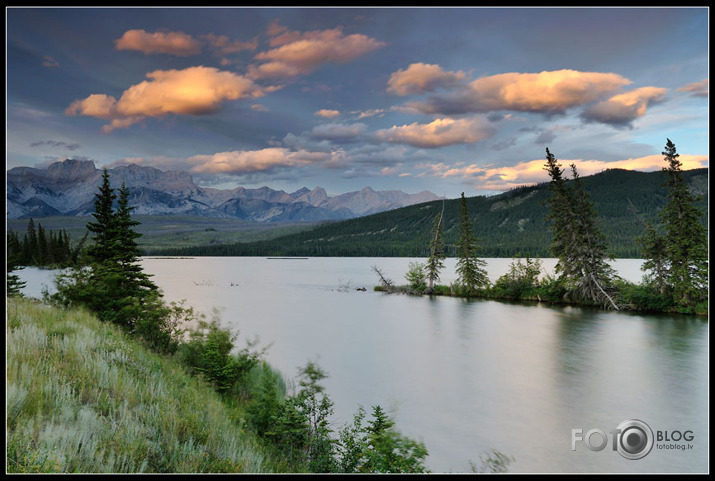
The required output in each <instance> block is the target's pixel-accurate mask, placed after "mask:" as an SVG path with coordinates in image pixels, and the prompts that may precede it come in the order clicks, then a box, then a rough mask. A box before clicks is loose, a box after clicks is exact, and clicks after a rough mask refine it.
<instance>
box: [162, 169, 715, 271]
mask: <svg viewBox="0 0 715 481" xmlns="http://www.w3.org/2000/svg"><path fill="white" fill-rule="evenodd" d="M683 176H684V178H685V180H686V181H687V182H688V183H689V184H690V186H691V188H692V189H693V190H696V191H697V192H698V193H700V194H701V195H702V196H703V198H702V200H701V201H700V202H699V204H698V205H699V207H700V208H701V209H702V210H703V211H704V212H705V215H704V216H703V218H702V219H701V221H702V223H703V224H704V225H705V226H707V210H708V209H707V207H708V169H695V170H691V171H686V172H683ZM582 182H583V184H584V187H585V189H586V190H587V191H588V192H589V195H590V198H591V199H592V201H593V204H594V207H595V208H596V210H597V211H598V215H599V227H600V228H601V230H602V231H603V233H604V235H605V236H606V239H607V240H608V245H609V253H610V254H611V255H612V256H613V257H615V258H640V257H642V251H641V247H640V246H639V245H638V244H637V243H636V242H635V239H636V238H637V237H638V236H641V235H643V233H644V224H643V221H649V220H656V219H657V217H658V212H659V211H660V210H661V209H662V208H663V206H664V205H665V203H666V195H667V189H666V188H665V186H664V183H665V174H663V173H662V172H648V173H646V172H635V171H627V170H621V169H611V170H607V171H604V172H602V173H600V174H596V175H592V176H589V177H584V178H583V179H582ZM549 195H550V194H549V191H548V184H540V185H534V186H528V187H522V188H518V189H514V190H511V191H509V192H506V193H503V194H500V195H496V196H490V197H486V196H477V197H471V198H467V203H468V208H469V213H470V217H471V219H470V220H471V222H472V224H473V226H474V234H475V235H476V237H477V238H478V239H479V245H480V252H479V255H480V256H482V257H518V256H522V257H526V256H530V257H550V256H551V255H552V253H551V239H552V235H551V233H550V231H549V228H548V227H549V225H548V223H547V220H546V216H547V214H548V209H547V207H546V205H545V201H546V200H547V198H548V197H549ZM442 208H444V241H445V253H446V255H447V256H449V257H454V256H455V255H456V247H455V246H456V243H457V241H458V209H459V200H458V199H452V200H446V201H444V202H443V201H434V202H429V203H425V204H420V205H414V206H409V207H403V208H400V209H396V210H392V211H389V212H383V213H380V214H375V215H370V216H366V217H361V218H357V219H351V220H347V221H342V222H334V223H326V224H322V225H320V226H317V227H315V228H313V229H309V230H305V231H302V232H299V233H296V234H292V235H287V236H283V237H279V238H276V239H272V240H266V241H261V242H251V243H235V244H224V245H210V246H197V247H190V248H182V249H164V250H154V251H151V252H148V253H149V254H154V255H193V256H312V257H322V256H325V257H331V256H336V257H426V256H428V255H429V252H428V247H429V240H430V239H429V236H430V230H431V227H432V222H433V219H434V216H435V214H437V213H439V212H441V210H442Z"/></svg>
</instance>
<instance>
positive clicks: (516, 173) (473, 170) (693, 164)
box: [419, 154, 709, 192]
mask: <svg viewBox="0 0 715 481" xmlns="http://www.w3.org/2000/svg"><path fill="white" fill-rule="evenodd" d="M678 160H680V161H681V162H682V164H683V166H682V169H683V170H691V169H698V168H701V167H708V162H709V161H708V157H707V156H705V155H683V154H680V157H678ZM559 163H561V164H562V165H563V166H565V167H567V166H568V165H570V164H575V165H576V168H577V169H578V172H579V175H581V176H586V175H593V174H597V173H599V172H603V171H604V170H606V169H627V170H637V171H642V172H649V171H657V170H660V169H662V168H663V167H666V163H665V161H664V160H663V156H662V155H649V156H645V157H638V158H630V159H624V160H618V161H613V162H604V161H601V160H559ZM544 164H545V161H544V160H532V161H528V162H522V163H519V164H517V165H514V166H508V167H483V166H481V165H477V164H470V165H457V166H449V165H446V164H444V163H439V164H423V165H421V166H419V167H421V168H422V169H423V174H422V175H432V176H436V177H461V178H463V179H464V180H465V181H467V182H470V183H473V184H475V185H476V186H478V188H479V189H484V190H494V191H500V192H501V191H505V190H509V189H513V188H516V187H521V186H524V185H531V184H538V183H541V182H548V181H549V177H548V174H547V173H546V171H544Z"/></svg>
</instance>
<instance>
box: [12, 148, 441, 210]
mask: <svg viewBox="0 0 715 481" xmlns="http://www.w3.org/2000/svg"><path fill="white" fill-rule="evenodd" d="M108 171H109V175H110V182H111V184H112V187H114V188H118V187H119V186H120V185H121V184H122V183H125V185H126V186H127V187H128V188H129V190H130V198H129V201H130V205H132V206H133V207H134V208H135V209H134V213H135V214H137V215H167V214H168V215H170V214H183V215H198V216H204V217H213V218H235V219H241V220H249V221H255V222H261V223H267V222H274V223H276V222H316V221H328V220H345V219H352V218H356V217H361V216H365V215H370V214H375V213H379V212H384V211H388V210H392V209H396V208H400V207H405V206H410V205H414V204H420V203H423V202H429V201H433V200H437V199H440V197H438V196H437V195H436V194H433V193H431V192H428V191H423V192H420V193H418V194H406V193H404V192H402V191H396V190H389V191H375V190H373V189H371V188H370V187H365V188H364V189H362V190H360V191H355V192H348V193H345V194H340V195H334V196H330V195H328V193H327V192H326V191H325V189H323V188H322V187H316V188H314V189H312V190H311V189H308V188H305V187H304V188H302V189H299V190H297V191H295V192H290V193H288V192H284V191H282V190H274V189H271V188H269V187H261V188H259V189H247V188H244V187H237V188H235V189H215V188H207V187H200V186H198V185H197V184H196V183H194V180H193V178H192V176H191V174H189V173H188V172H182V171H162V170H159V169H157V168H154V167H148V166H140V165H136V164H129V165H124V166H119V167H114V168H112V169H108ZM101 182H102V169H98V168H97V167H96V166H95V164H94V162H93V161H91V160H76V159H67V160H64V161H61V162H55V163H53V164H51V165H49V166H48V167H47V168H44V169H41V168H35V167H15V168H12V169H10V170H8V171H7V190H6V192H7V205H6V212H7V218H8V219H24V218H30V217H32V218H42V217H51V216H87V215H90V214H91V213H92V212H94V195H95V194H96V193H97V189H98V187H99V185H100V184H101Z"/></svg>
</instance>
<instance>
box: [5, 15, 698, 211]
mask: <svg viewBox="0 0 715 481" xmlns="http://www.w3.org/2000/svg"><path fill="white" fill-rule="evenodd" d="M6 35H7V39H6V40H7V41H6V85H7V87H6V100H7V104H6V120H7V168H8V169H10V168H12V167H17V166H30V167H44V166H47V165H49V164H50V163H52V162H56V161H60V160H64V159H67V158H73V159H86V160H93V161H94V162H95V164H96V166H97V167H98V168H102V167H105V166H106V167H110V168H111V167H114V166H118V165H123V164H127V163H135V164H139V165H144V166H152V167H156V168H158V169H161V170H165V171H166V170H180V171H187V172H190V173H191V174H192V176H193V178H194V181H195V182H196V183H197V184H199V185H201V186H204V187H216V188H221V189H232V188H236V187H239V186H243V187H246V188H257V187H261V186H269V187H271V188H274V189H282V190H285V191H286V192H293V191H295V190H298V189H300V188H302V187H308V188H310V189H313V188H315V187H318V186H320V187H323V188H324V189H326V190H327V192H328V193H329V194H331V195H337V194H341V193H344V192H351V191H355V190H360V189H362V188H364V187H367V186H370V187H372V188H374V189H376V190H402V191H404V192H407V193H417V192H421V191H423V190H429V191H431V192H433V193H435V194H437V195H440V196H441V195H444V196H446V197H447V198H456V197H459V196H460V194H461V193H462V192H464V193H465V195H467V196H474V195H493V194H497V193H499V192H503V191H506V190H509V189H513V188H515V187H519V186H523V185H530V184H534V183H539V182H546V181H548V180H549V179H548V176H547V174H546V172H545V171H544V170H543V165H544V163H545V158H546V149H547V148H548V149H549V151H550V152H551V153H552V154H553V155H554V156H555V157H556V158H557V159H558V160H559V162H561V163H562V165H563V166H564V167H565V168H568V166H569V165H570V164H572V163H573V164H575V165H576V167H577V169H578V171H579V174H580V175H581V176H585V175H590V174H594V173H597V172H600V171H603V170H605V169H608V168H626V169H632V170H640V171H653V170H659V169H661V168H662V167H664V166H665V162H664V160H663V155H662V152H663V150H664V146H665V144H666V142H667V139H670V140H671V141H672V142H673V143H674V144H675V145H676V148H677V151H678V153H679V154H680V161H681V162H682V163H683V168H684V169H692V168H699V167H708V159H709V150H708V146H709V141H708V134H709V130H708V127H709V124H708V118H709V116H708V105H709V104H708V103H709V100H708V99H709V86H708V71H709V53H708V46H709V9H708V8H705V7H691V8H671V7H659V8H523V7H518V8H517V7H514V8H483V7H462V8H412V7H402V8H307V7H303V8H263V7H261V8H258V7H256V8H248V7H237V8H49V7H37V8H24V7H17V8H15V7H8V8H6Z"/></svg>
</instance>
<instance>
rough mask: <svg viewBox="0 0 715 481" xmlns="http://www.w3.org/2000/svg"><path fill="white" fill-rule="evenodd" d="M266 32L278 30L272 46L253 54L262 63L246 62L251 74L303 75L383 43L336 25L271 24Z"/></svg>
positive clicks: (265, 75)
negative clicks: (288, 27)
mask: <svg viewBox="0 0 715 481" xmlns="http://www.w3.org/2000/svg"><path fill="white" fill-rule="evenodd" d="M269 32H270V33H273V34H277V33H279V35H278V36H275V37H273V38H272V39H271V46H274V47H275V48H272V49H270V50H268V51H265V52H261V53H259V54H257V55H256V56H255V59H256V60H258V61H263V62H264V63H261V64H259V65H251V66H249V75H250V76H251V77H252V78H287V77H295V76H297V75H306V74H309V73H310V72H312V71H313V70H315V69H316V68H317V67H319V66H320V65H322V64H324V63H328V62H337V63H344V62H349V61H351V60H354V59H356V58H358V57H360V56H362V55H365V54H367V53H370V52H372V51H374V50H376V49H378V48H380V47H382V46H384V45H385V43H383V42H380V41H378V40H375V39H373V38H370V37H368V36H366V35H362V34H352V35H344V34H343V32H342V30H341V29H340V28H335V29H330V30H318V31H312V32H303V33H301V32H288V31H285V29H284V28H283V27H280V26H279V25H277V24H272V26H271V28H269ZM280 32H282V33H280Z"/></svg>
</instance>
